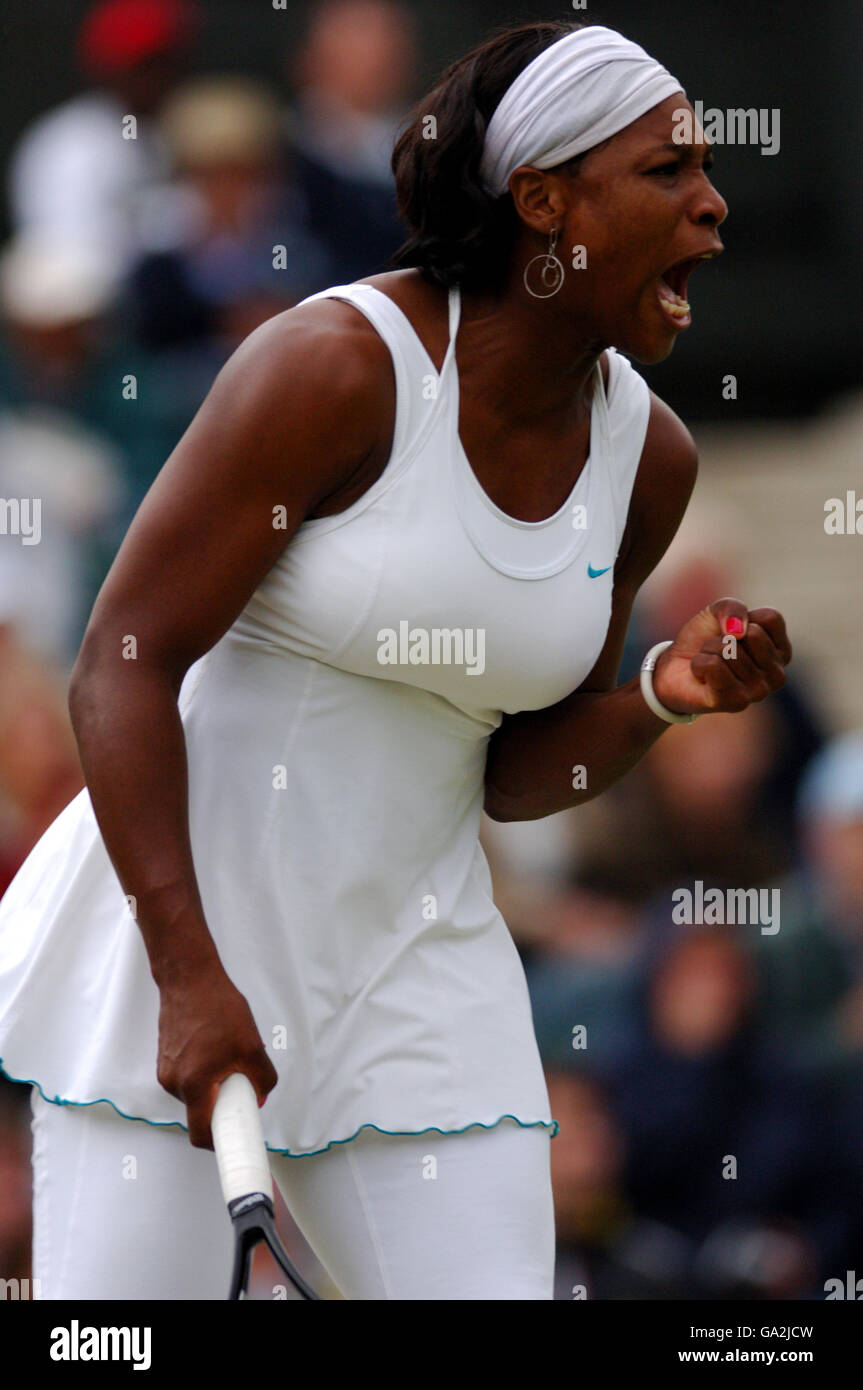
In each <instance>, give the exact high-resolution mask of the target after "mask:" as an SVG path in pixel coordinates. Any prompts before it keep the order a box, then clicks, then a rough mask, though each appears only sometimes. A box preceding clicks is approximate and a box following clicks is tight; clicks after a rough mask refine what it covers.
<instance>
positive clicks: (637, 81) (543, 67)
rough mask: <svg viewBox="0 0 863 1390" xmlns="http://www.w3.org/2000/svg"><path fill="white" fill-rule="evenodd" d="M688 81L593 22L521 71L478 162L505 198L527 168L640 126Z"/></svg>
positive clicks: (547, 163) (561, 159)
mask: <svg viewBox="0 0 863 1390" xmlns="http://www.w3.org/2000/svg"><path fill="white" fill-rule="evenodd" d="M674 92H683V84H682V83H680V82H678V81H677V79H676V78H675V77H672V76H671V73H670V72H667V71H666V70H665V68H664V67H661V66H660V64H659V63H657V62H655V60H654V59H653V58H651V57H650V55H649V54H648V53H645V51H644V49H643V48H640V47H639V45H638V44H637V43H632V42H631V40H630V39H625V38H624V37H623V35H622V34H618V33H617V31H616V30H615V29H606V28H604V27H603V26H602V25H601V24H592V25H589V26H587V27H586V28H584V29H576V30H574V31H573V33H571V34H567V35H566V36H565V37H564V38H562V39H558V41H557V43H553V44H552V45H551V46H550V47H549V48H546V49H545V50H544V52H542V53H540V55H539V57H537V58H534V60H533V62H532V63H528V65H527V67H526V68H525V69H524V70H523V71H522V72H520V73H519V75H518V77H517V78H516V79H515V81H514V82H513V83H512V85H511V86H510V87H508V88H507V90H506V92H505V93H504V95H503V96H502V98H501V100H500V102H499V103H498V106H497V108H496V110H495V112H494V115H493V116H492V118H491V120H490V121H489V124H488V129H487V131H486V136H485V146H484V149H483V155H482V160H481V162H480V177H481V178H482V181H483V183H484V184H485V187H486V189H487V191H488V192H489V193H491V194H493V195H494V197H499V196H500V195H501V194H502V193H505V192H506V191H507V188H508V186H509V177H510V174H511V173H512V172H513V170H514V169H518V168H519V167H520V165H522V164H530V165H532V166H533V167H534V168H535V169H550V168H552V166H553V165H555V164H562V163H563V162H564V161H565V160H567V159H571V158H572V157H573V155H577V154H583V153H584V151H585V150H589V149H592V148H593V146H594V145H599V144H600V143H601V142H602V141H603V140H608V139H609V138H610V137H611V136H612V135H616V134H617V132H618V131H619V130H623V128H624V126H628V125H630V124H631V123H632V121H637V120H638V118H639V116H643V115H644V114H645V113H646V112H647V111H650V110H651V109H652V108H653V107H654V106H658V105H659V103H660V102H661V101H665V99H666V98H667V97H670V96H671V95H672V94H673V93H674Z"/></svg>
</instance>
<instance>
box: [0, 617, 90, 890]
mask: <svg viewBox="0 0 863 1390" xmlns="http://www.w3.org/2000/svg"><path fill="white" fill-rule="evenodd" d="M83 785H84V779H83V775H82V772H81V765H80V762H79V760H78V750H77V747H76V744H75V739H74V736H73V734H72V727H71V725H70V723H69V716H68V713H67V710H66V692H65V681H64V673H63V672H62V671H61V670H60V669H59V668H58V667H57V665H56V664H55V663H53V662H51V661H46V660H44V659H40V658H39V657H37V656H35V655H34V654H33V652H32V651H29V650H28V648H27V647H26V645H25V644H24V643H23V642H22V641H21V639H20V637H19V635H18V632H17V631H16V629H15V627H14V626H12V624H10V623H4V622H2V621H0V895H2V894H3V893H4V892H5V891H6V889H7V888H8V886H9V884H10V883H11V881H12V879H13V877H14V875H15V874H16V873H17V871H18V869H19V867H20V865H21V864H22V863H23V862H24V859H25V857H26V856H27V854H29V852H30V850H31V849H32V848H33V845H35V843H36V841H37V840H38V839H39V837H40V835H42V834H43V832H44V831H45V830H47V829H48V826H49V825H50V824H51V822H52V821H53V820H54V819H55V818H56V817H57V816H58V815H59V814H60V812H61V811H62V810H63V808H64V807H65V806H67V805H68V803H69V802H70V801H71V800H72V798H73V796H77V794H78V792H79V791H80V790H81V788H82V786H83Z"/></svg>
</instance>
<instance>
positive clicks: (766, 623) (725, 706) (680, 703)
mask: <svg viewBox="0 0 863 1390" xmlns="http://www.w3.org/2000/svg"><path fill="white" fill-rule="evenodd" d="M790 660H791V643H790V642H789V641H788V636H787V634H786V632H785V619H784V618H783V617H782V614H781V613H777V612H776V610H775V608H753V609H751V610H750V609H748V608H747V607H746V604H745V603H741V602H740V600H739V599H736V598H720V599H717V600H716V602H715V603H711V604H709V605H708V607H707V608H702V610H701V612H700V613H696V615H695V617H694V618H690V619H689V622H688V623H684V625H683V627H682V628H681V629H680V631H679V632H678V634H677V636H676V637H675V639H674V641H673V643H672V645H671V646H670V647H668V648H667V649H666V650H665V651H664V652H663V653H662V654H661V655H660V657H659V659H658V661H657V663H656V668H655V670H654V673H653V689H654V693H655V694H656V698H657V699H658V700H659V701H660V703H661V704H663V705H664V706H665V708H666V709H668V710H671V711H672V712H673V713H675V714H706V713H722V712H724V713H736V712H737V711H739V710H743V709H746V708H747V707H748V706H749V705H751V704H754V703H755V702H756V701H758V700H763V699H764V697H765V696H766V695H769V694H770V692H771V691H773V690H779V689H780V688H781V687H782V686H783V685H784V684H785V667H786V666H787V665H788V663H789V661H790Z"/></svg>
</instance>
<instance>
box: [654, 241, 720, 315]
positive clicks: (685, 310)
mask: <svg viewBox="0 0 863 1390" xmlns="http://www.w3.org/2000/svg"><path fill="white" fill-rule="evenodd" d="M714 255H715V252H712V251H708V252H706V253H703V254H702V255H700V256H689V257H688V258H687V260H685V261H676V262H675V264H674V265H672V266H669V268H668V270H666V271H664V273H663V274H662V275H661V276H660V278H659V281H658V284H657V295H658V298H659V303H660V305H661V306H662V308H663V309H664V311H665V313H666V314H667V315H668V317H669V318H670V319H671V320H672V321H673V322H674V323H675V324H676V325H677V326H678V327H679V328H686V327H688V325H689V324H690V323H691V322H692V314H691V312H690V306H689V301H688V300H687V298H686V286H687V282H688V280H689V277H690V275H691V274H692V272H693V270H694V269H695V267H696V266H697V265H700V264H701V262H702V261H709V260H712V258H713V256H714Z"/></svg>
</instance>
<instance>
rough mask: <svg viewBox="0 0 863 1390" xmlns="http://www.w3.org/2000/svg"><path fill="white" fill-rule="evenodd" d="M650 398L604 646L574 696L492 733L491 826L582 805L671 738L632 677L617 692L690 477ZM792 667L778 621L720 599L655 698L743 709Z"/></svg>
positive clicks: (677, 706)
mask: <svg viewBox="0 0 863 1390" xmlns="http://www.w3.org/2000/svg"><path fill="white" fill-rule="evenodd" d="M651 397H652V406H651V416H650V424H649V427H648V431H647V438H646V440H645V446H644V450H643V452H642V456H641V460H640V464H639V471H638V475H637V479H636V484H635V487H634V489H633V495H632V501H631V505H630V515H629V519H628V522H627V528H626V532H625V534H624V540H623V543H622V545H621V552H620V556H619V558H618V562H617V565H616V566H615V575H614V595H613V601H612V615H611V620H610V623H609V629H608V636H607V638H606V642H605V646H604V647H603V650H602V652H601V654H600V656H599V659H598V661H597V663H596V665H595V666H594V668H593V670H592V671H591V673H590V675H589V676H588V677H587V679H586V680H585V682H584V683H583V685H581V686H580V687H579V689H578V690H576V691H573V693H572V694H571V695H568V696H567V697H566V699H564V700H561V701H560V702H559V703H558V704H556V705H551V706H549V707H548V708H547V709H542V710H533V711H526V712H525V713H523V714H516V715H509V716H506V717H505V718H504V720H503V722H502V724H501V725H500V727H499V728H498V729H497V730H496V732H495V733H494V734H493V736H492V738H491V740H490V742H489V751H488V759H487V763H486V798H485V810H486V812H487V813H488V815H489V816H491V818H492V819H493V820H499V821H506V820H536V819H539V818H540V817H542V816H548V815H552V814H553V813H554V812H556V811H563V810H566V809H568V808H569V807H572V806H578V805H580V804H582V803H583V802H585V801H589V800H591V798H593V797H595V796H598V795H599V794H600V793H601V792H603V791H605V790H606V789H607V788H608V787H610V786H611V785H612V784H613V783H614V782H616V781H618V780H619V779H620V778H621V777H623V776H624V775H625V774H626V773H627V772H628V771H629V770H630V769H631V768H632V767H634V766H635V764H636V763H637V762H638V761H639V759H640V758H642V757H643V755H644V754H645V753H646V752H647V750H648V748H650V747H651V745H652V744H654V743H655V742H656V740H657V739H658V738H659V736H660V734H661V733H663V732H664V730H665V729H667V728H668V727H669V726H668V724H667V723H666V722H665V721H664V720H662V719H660V718H659V717H658V716H657V715H655V714H653V713H652V711H651V710H650V709H649V708H648V706H647V705H646V704H645V701H644V698H643V696H642V694H641V690H640V683H639V680H638V678H637V677H636V678H634V679H633V680H631V681H628V682H627V683H626V684H625V685H622V686H617V684H616V682H617V673H618V670H619V668H620V661H621V658H622V655H623V646H624V641H625V638H626V629H627V626H628V623H629V619H630V615H631V612H632V605H633V603H634V600H635V596H636V594H637V593H638V590H639V588H640V587H641V585H642V584H643V583H644V581H645V579H646V578H647V577H648V575H649V574H650V573H651V572H652V571H653V570H654V569H655V567H656V565H657V564H658V563H659V561H660V560H661V558H662V556H663V555H664V554H665V552H666V550H667V549H668V547H669V545H670V544H671V541H672V540H673V538H674V535H675V533H676V531H677V528H678V527H679V525H680V522H681V520H682V518H683V514H684V512H685V511H686V507H687V504H688V502H689V498H690V496H691V494H692V489H693V487H694V486H695V478H696V473H697V453H696V449H695V444H694V441H693V439H692V436H691V435H690V434H689V431H688V430H687V429H686V427H685V426H684V425H683V424H682V422H681V421H680V420H679V419H678V417H677V416H676V415H675V414H674V412H673V411H672V410H670V409H669V407H668V406H667V405H665V404H664V402H663V401H661V400H660V399H659V398H658V397H657V396H655V395H653V393H652V392H651ZM759 615H760V618H761V621H760V622H759V621H757V619H758V617H759ZM733 616H739V617H740V618H741V620H742V621H743V623H744V628H745V640H744V639H743V638H741V641H740V643H739V648H740V655H739V657H738V658H737V659H736V660H733V661H728V660H725V659H724V657H723V656H722V633H723V632H724V623H725V621H726V619H727V618H728V617H733ZM669 635H670V634H669ZM750 649H751V650H750ZM790 658H791V648H790V646H789V645H788V642H787V638H786V636H785V626H784V623H783V622H782V619H781V618H780V617H779V615H778V614H775V613H773V610H772V609H759V610H756V611H755V612H753V613H752V614H747V609H746V606H745V605H744V604H742V603H741V602H740V601H739V600H736V599H722V600H719V601H718V602H717V603H716V604H713V605H711V608H710V609H709V610H704V612H703V613H701V614H698V615H696V616H695V617H694V618H693V619H692V620H690V622H689V623H687V624H686V625H685V626H684V628H682V629H681V632H680V633H679V634H678V635H677V637H676V638H675V645H674V647H673V648H671V649H669V650H668V651H666V652H665V653H663V655H662V656H661V657H660V660H659V663H658V665H657V668H656V671H655V673H654V690H655V691H656V694H657V696H658V698H659V699H660V701H661V702H662V703H663V704H664V705H665V706H666V707H667V708H668V709H671V710H675V711H680V712H683V713H688V712H691V711H699V712H706V711H711V710H717V711H718V710H739V709H744V708H745V707H746V706H747V705H748V704H749V703H751V702H752V701H753V700H760V699H763V698H764V697H765V696H766V695H767V694H769V692H770V691H771V690H776V689H778V688H779V687H780V686H781V685H782V684H783V683H784V679H785V678H784V674H783V671H782V666H783V665H784V664H785V662H786V661H788V660H790ZM576 765H582V766H584V768H585V773H586V785H585V786H584V788H583V789H581V788H578V787H577V788H573V785H572V783H573V776H572V769H573V767H574V766H576Z"/></svg>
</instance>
